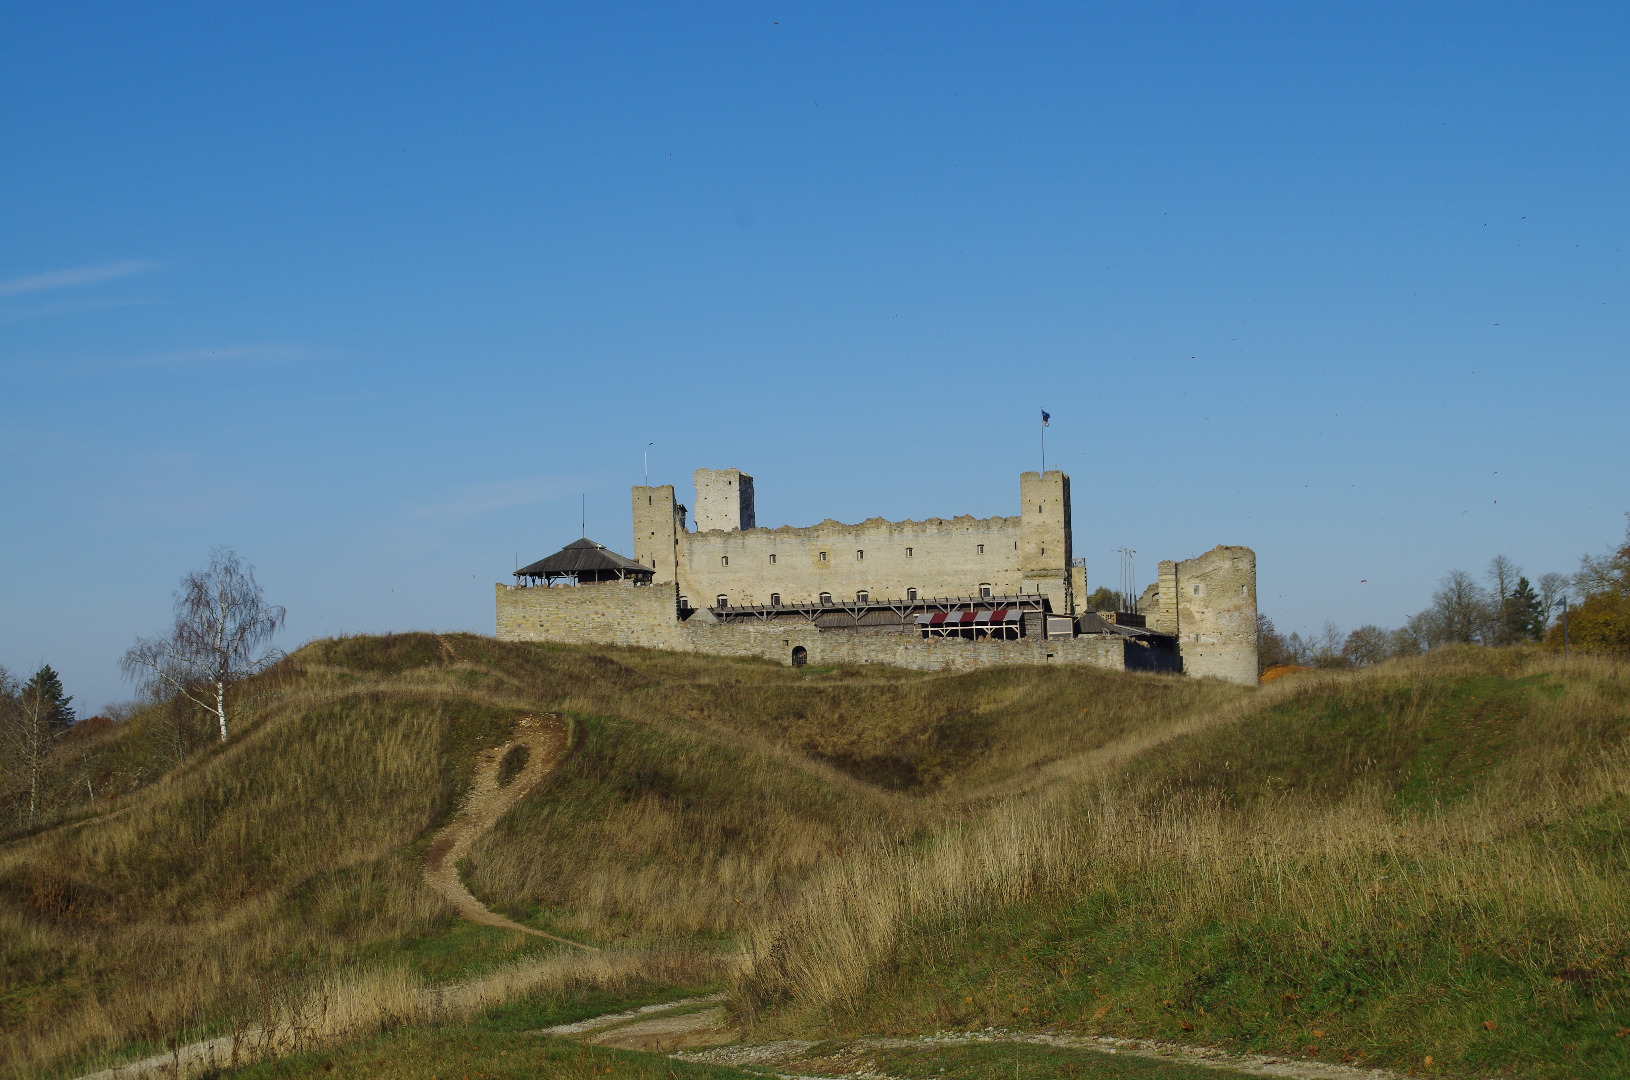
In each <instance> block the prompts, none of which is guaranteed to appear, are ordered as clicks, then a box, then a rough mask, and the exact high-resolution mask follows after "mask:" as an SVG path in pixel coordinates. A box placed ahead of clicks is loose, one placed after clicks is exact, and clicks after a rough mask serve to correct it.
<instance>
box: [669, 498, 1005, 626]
mask: <svg viewBox="0 0 1630 1080" xmlns="http://www.w3.org/2000/svg"><path fill="white" fill-rule="evenodd" d="M1022 535H1023V528H1022V525H1021V523H1020V521H1019V519H1018V518H1001V517H997V518H973V517H960V518H952V519H951V520H949V521H946V520H942V519H938V518H930V519H929V520H927V521H884V520H883V519H882V518H873V519H871V520H870V521H863V522H861V523H860V524H858V525H846V524H843V523H841V522H837V521H823V522H821V523H820V524H819V525H814V526H811V527H809V528H804V529H795V528H792V527H791V526H783V527H781V528H779V529H750V530H747V531H745V532H742V531H736V532H723V531H713V532H694V533H686V534H684V535H683V536H681V537H679V585H680V592H681V593H682V594H683V595H684V596H686V597H687V598H688V599H689V600H690V602H691V604H693V605H694V606H696V607H711V606H713V604H714V601H715V598H716V597H718V596H726V597H728V598H729V601H730V604H731V605H732V606H733V607H741V606H743V605H747V604H768V603H771V596H772V595H777V594H778V595H779V596H780V597H781V602H782V603H783V604H803V603H814V602H815V601H816V599H817V598H818V597H819V595H820V594H821V593H823V592H828V593H831V594H832V596H833V598H834V599H840V600H841V599H849V600H852V599H854V596H855V593H857V592H859V591H861V590H864V591H866V592H867V593H868V594H869V595H870V596H871V598H872V599H874V600H880V599H889V598H892V599H903V598H904V597H905V596H906V595H907V590H908V589H916V590H917V595H918V596H920V597H932V596H977V595H979V586H980V585H981V584H989V585H990V586H991V591H992V593H993V594H994V595H996V596H1013V595H1017V594H1018V593H1020V592H1021V591H1029V592H1035V591H1036V590H1035V589H1034V588H1031V589H1029V590H1025V588H1024V586H1025V581H1026V578H1025V575H1024V572H1023V570H1022V569H1021V565H1020V551H1019V545H1020V539H1021V537H1022Z"/></svg>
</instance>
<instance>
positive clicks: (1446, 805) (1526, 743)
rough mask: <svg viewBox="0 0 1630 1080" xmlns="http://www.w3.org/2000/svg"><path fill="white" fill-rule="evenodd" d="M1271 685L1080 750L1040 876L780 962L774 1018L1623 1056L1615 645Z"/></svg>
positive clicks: (1409, 1055) (772, 986) (766, 982)
mask: <svg viewBox="0 0 1630 1080" xmlns="http://www.w3.org/2000/svg"><path fill="white" fill-rule="evenodd" d="M1264 699H1265V700H1264V702H1263V705H1262V707H1261V708H1260V709H1259V710H1256V711H1254V712H1252V713H1250V714H1246V715H1244V716H1242V717H1241V718H1240V719H1239V721H1238V722H1236V723H1232V724H1228V725H1222V726H1218V727H1214V728H1211V729H1208V730H1205V731H1201V732H1197V733H1195V734H1192V735H1190V736H1188V737H1185V738H1179V739H1176V740H1173V741H1171V742H1169V743H1167V744H1165V745H1163V746H1161V747H1158V748H1156V749H1153V750H1151V751H1149V752H1147V753H1145V754H1142V755H1140V756H1139V757H1138V758H1137V759H1135V760H1134V761H1132V762H1130V763H1129V764H1127V765H1126V766H1124V767H1122V768H1120V769H1119V770H1117V775H1114V776H1110V777H1104V776H1099V777H1094V778H1085V777H1084V778H1083V788H1082V790H1081V792H1080V793H1078V795H1077V797H1076V798H1075V799H1074V800H1073V801H1072V802H1070V803H1068V804H1067V807H1066V808H1064V809H1062V810H1061V809H1060V808H1059V806H1058V805H1056V804H1055V805H1053V806H1051V807H1050V808H1049V812H1051V813H1062V814H1064V815H1066V816H1067V817H1068V818H1069V819H1070V820H1069V823H1068V827H1066V828H1063V829H1062V830H1060V831H1056V832H1055V834H1054V835H1055V836H1057V837H1060V838H1061V840H1060V844H1061V847H1062V849H1063V850H1062V851H1061V852H1054V853H1053V855H1052V857H1051V858H1050V859H1048V860H1041V859H1038V860H1036V861H1037V862H1038V863H1043V864H1044V865H1043V868H1042V871H1041V872H1040V873H1039V874H1037V875H1036V876H1035V877H1034V878H1033V879H1032V880H1030V881H1029V882H1028V884H1027V886H1026V887H1025V888H1024V889H1023V890H1022V895H1020V896H1017V897H1014V898H1013V899H1011V900H1010V901H1009V902H1005V903H1004V902H1001V901H1000V900H997V901H995V902H989V903H983V904H981V903H980V902H978V900H977V899H976V900H975V901H973V902H971V903H964V904H961V905H960V906H957V905H947V904H946V903H944V902H939V903H935V902H930V901H929V900H927V899H918V900H917V901H915V902H914V904H912V905H907V909H906V910H904V911H902V912H899V913H897V914H896V915H895V920H896V924H897V926H896V936H894V937H893V938H891V939H890V940H889V941H888V943H887V947H880V948H879V949H878V950H877V952H876V955H875V956H874V957H873V958H872V960H871V962H870V963H869V964H868V965H867V966H866V968H865V971H864V973H863V974H862V975H860V976H859V977H858V978H857V979H855V980H854V981H852V982H851V983H850V984H845V985H836V986H829V987H824V988H822V992H821V993H818V994H811V993H807V992H800V991H799V990H797V989H793V988H790V987H788V986H786V985H778V984H777V983H776V981H775V979H774V978H768V979H761V980H760V982H759V983H758V984H757V985H754V986H751V987H750V988H751V989H753V990H755V992H756V994H757V998H758V1001H759V1003H760V1005H761V1006H762V1007H764V1008H765V1010H766V1011H765V1012H764V1013H763V1014H762V1015H761V1018H760V1023H761V1025H762V1026H763V1028H764V1030H776V1029H777V1028H781V1029H785V1028H788V1027H792V1028H797V1027H804V1028H811V1027H813V1028H820V1029H826V1030H831V1029H839V1030H855V1031H890V1032H901V1031H913V1030H915V1031H931V1030H935V1029H937V1028H941V1027H957V1026H981V1025H985V1024H1005V1025H1007V1026H1011V1027H1019V1028H1029V1027H1043V1026H1059V1027H1064V1028H1070V1029H1079V1030H1085V1031H1093V1032H1099V1033H1115V1034H1128V1035H1145V1036H1155V1037H1162V1038H1169V1039H1183V1040H1197V1041H1201V1042H1205V1043H1210V1044H1217V1045H1229V1046H1234V1047H1236V1048H1249V1049H1255V1050H1260V1051H1265V1052H1269V1053H1295V1054H1299V1055H1300V1054H1306V1055H1308V1056H1313V1057H1318V1058H1320V1059H1322V1060H1349V1061H1365V1062H1368V1063H1374V1064H1390V1065H1392V1066H1395V1067H1398V1068H1400V1069H1410V1068H1413V1069H1417V1070H1425V1071H1427V1072H1430V1073H1443V1074H1448V1075H1484V1074H1486V1073H1487V1072H1489V1071H1492V1070H1498V1069H1504V1070H1514V1071H1516V1072H1517V1073H1519V1074H1521V1075H1528V1076H1546V1077H1550V1076H1555V1077H1570V1076H1602V1077H1608V1076H1623V1075H1627V1074H1630V1038H1627V1036H1630V1032H1627V1031H1626V1030H1625V1029H1626V1026H1627V1025H1630V891H1627V890H1626V888H1625V884H1626V882H1627V881H1630V875H1627V871H1630V845H1627V838H1630V829H1627V826H1630V817H1627V811H1630V798H1627V792H1630V767H1627V764H1630V763H1627V758H1626V754H1625V742H1624V738H1625V734H1626V731H1627V730H1630V679H1627V678H1626V674H1625V672H1624V669H1623V668H1622V667H1608V666H1576V667H1575V668H1574V669H1573V670H1572V671H1571V672H1569V673H1568V674H1566V675H1564V674H1562V673H1561V670H1560V669H1559V668H1558V667H1557V666H1556V665H1555V664H1554V662H1550V661H1541V660H1538V659H1537V658H1534V657H1532V656H1523V655H1514V654H1509V653H1507V654H1499V653H1494V654H1490V653H1482V654H1478V653H1466V654H1448V655H1443V656H1437V657H1432V658H1429V659H1427V660H1424V661H1421V662H1419V663H1414V664H1409V665H1393V666H1390V667H1387V668H1384V669H1382V670H1381V671H1378V672H1374V673H1370V674H1365V675H1359V676H1336V677H1330V678H1317V679H1310V680H1308V681H1306V682H1304V683H1303V684H1302V685H1301V686H1299V687H1297V686H1292V687H1290V688H1288V689H1287V690H1286V691H1285V692H1283V693H1281V694H1279V695H1278V696H1277V697H1269V696H1268V695H1264ZM946 846H947V847H948V848H951V847H955V845H954V844H947V845H946ZM931 859H932V856H929V857H926V859H919V860H918V861H917V863H915V864H911V865H904V864H903V865H900V866H899V867H898V868H897V872H898V873H901V874H905V875H911V874H916V875H918V876H924V875H926V874H927V873H928V872H929V870H931V867H925V865H923V864H924V863H925V862H926V861H931ZM888 872H889V871H888V869H887V868H886V867H883V866H872V867H870V868H869V870H868V873H869V874H870V875H872V876H880V875H886V874H887V873H888ZM846 917H847V918H849V919H850V920H851V921H852V920H854V918H855V915H854V913H849V914H848V915H847V916H846ZM814 929H815V930H816V931H817V933H815V934H813V935H812V934H810V930H811V925H810V924H804V925H801V926H800V927H799V933H800V935H801V940H804V941H805V942H806V945H805V946H804V948H805V949H806V950H810V951H814V950H816V949H817V945H816V944H809V943H808V942H810V941H811V940H812V939H813V938H818V937H819V930H820V928H819V927H818V926H815V927H814ZM822 959H824V960H826V961H827V963H828V964H829V965H830V962H831V961H830V956H828V955H826V954H822ZM781 962H782V963H783V964H788V963H790V962H789V961H781ZM772 974H773V973H772ZM811 981H812V980H809V979H807V978H805V979H803V980H802V982H803V983H804V985H806V986H807V985H809V984H810V983H811ZM1428 1058H1430V1065H1428V1064H1427V1061H1428Z"/></svg>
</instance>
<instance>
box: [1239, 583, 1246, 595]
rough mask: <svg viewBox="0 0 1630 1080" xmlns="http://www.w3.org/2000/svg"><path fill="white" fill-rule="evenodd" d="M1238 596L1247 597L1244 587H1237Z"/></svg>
mask: <svg viewBox="0 0 1630 1080" xmlns="http://www.w3.org/2000/svg"><path fill="white" fill-rule="evenodd" d="M1239 594H1240V595H1241V596H1245V595H1247V594H1246V592H1245V586H1244V585H1241V586H1240V587H1239Z"/></svg>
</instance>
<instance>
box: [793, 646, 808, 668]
mask: <svg viewBox="0 0 1630 1080" xmlns="http://www.w3.org/2000/svg"><path fill="white" fill-rule="evenodd" d="M807 663H809V650H808V649H806V648H804V647H803V646H802V645H794V646H793V647H792V666H793V667H803V666H804V665H805V664H807Z"/></svg>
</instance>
